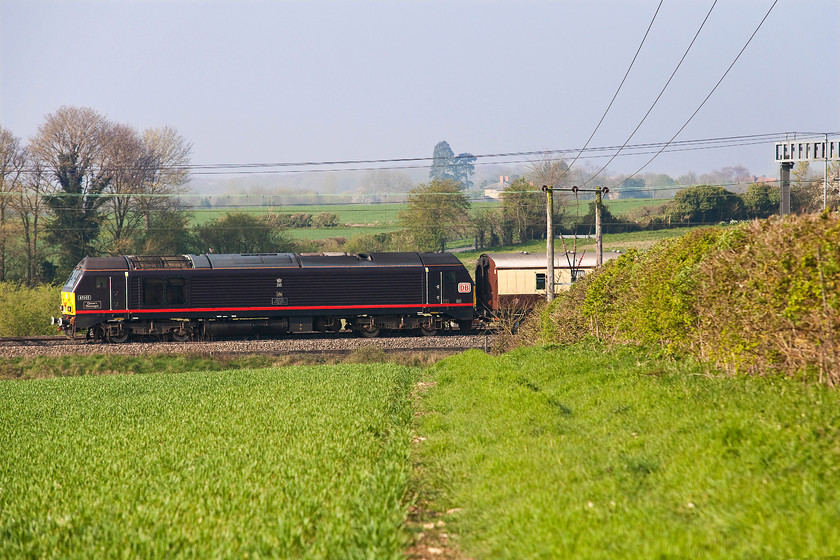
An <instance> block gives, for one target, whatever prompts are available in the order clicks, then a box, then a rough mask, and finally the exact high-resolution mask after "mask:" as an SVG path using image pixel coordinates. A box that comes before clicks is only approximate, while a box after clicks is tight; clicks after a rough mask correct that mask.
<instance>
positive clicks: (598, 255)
mask: <svg viewBox="0 0 840 560" xmlns="http://www.w3.org/2000/svg"><path fill="white" fill-rule="evenodd" d="M604 190H606V189H595V266H601V265H603V264H604V238H603V236H602V235H601V191H604Z"/></svg>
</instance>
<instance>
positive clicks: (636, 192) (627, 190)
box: [618, 177, 652, 198]
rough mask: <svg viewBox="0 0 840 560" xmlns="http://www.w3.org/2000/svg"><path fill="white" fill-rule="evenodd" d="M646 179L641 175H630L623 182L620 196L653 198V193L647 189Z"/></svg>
mask: <svg viewBox="0 0 840 560" xmlns="http://www.w3.org/2000/svg"><path fill="white" fill-rule="evenodd" d="M646 186H647V185H646V184H645V180H644V179H643V178H641V177H628V178H627V179H624V181H622V182H621V187H620V188H621V190H620V191H619V193H618V195H619V197H620V198H651V196H652V193H651V192H650V191H649V190H646V189H645V187H646Z"/></svg>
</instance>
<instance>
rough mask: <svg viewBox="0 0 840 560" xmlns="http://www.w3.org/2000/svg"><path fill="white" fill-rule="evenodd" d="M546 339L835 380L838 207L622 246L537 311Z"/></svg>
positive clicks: (839, 322) (839, 359) (839, 377)
mask: <svg viewBox="0 0 840 560" xmlns="http://www.w3.org/2000/svg"><path fill="white" fill-rule="evenodd" d="M542 322H543V324H545V323H546V322H548V323H550V324H551V328H550V329H547V330H546V329H544V332H545V336H546V337H547V338H549V339H550V340H553V341H557V342H573V341H577V340H580V339H581V338H584V337H586V336H591V335H594V336H596V337H597V338H599V339H602V340H606V341H608V342H615V343H628V342H630V343H638V344H644V345H649V346H658V347H660V348H661V349H662V350H663V351H664V352H666V353H670V354H677V353H690V354H693V355H695V356H697V357H699V358H701V359H704V360H708V361H711V362H713V363H715V364H716V365H718V366H721V367H723V368H725V369H727V370H729V371H731V372H745V373H751V374H766V373H784V374H788V375H794V374H804V375H807V376H809V377H810V376H815V377H816V378H817V379H818V380H819V381H821V382H824V383H828V384H830V385H835V384H840V340H838V339H837V335H836V333H837V331H838V327H840V215H838V214H836V213H835V214H822V215H807V216H793V217H787V218H785V219H778V218H771V219H769V220H762V221H754V222H751V223H747V224H742V225H740V226H738V227H732V228H706V229H701V230H696V231H694V232H691V233H689V234H687V235H685V236H683V237H681V238H678V239H674V240H666V241H663V242H661V243H659V244H657V245H656V246H655V247H654V248H653V249H651V250H650V251H648V252H646V253H638V252H635V251H631V252H628V253H627V254H625V255H623V256H621V257H620V258H619V259H616V260H615V261H612V262H610V263H608V264H607V265H606V266H604V267H603V269H602V270H600V271H599V272H598V273H596V274H592V275H589V276H587V277H586V278H585V279H584V280H582V281H581V282H578V283H576V284H575V285H574V286H573V287H572V289H571V290H570V291H569V292H567V293H565V294H563V295H561V296H560V297H558V298H557V299H556V300H555V302H554V303H553V305H552V306H551V307H550V308H549V309H547V310H546V311H545V312H544V316H543V318H542Z"/></svg>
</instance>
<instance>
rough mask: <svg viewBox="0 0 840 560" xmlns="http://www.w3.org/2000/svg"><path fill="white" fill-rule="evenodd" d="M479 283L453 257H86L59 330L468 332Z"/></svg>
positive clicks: (66, 294) (93, 334)
mask: <svg viewBox="0 0 840 560" xmlns="http://www.w3.org/2000/svg"><path fill="white" fill-rule="evenodd" d="M474 306H475V300H474V286H473V283H472V280H471V278H470V275H469V273H468V272H467V270H466V269H465V268H464V266H463V264H461V262H460V261H459V260H458V259H457V258H456V257H454V256H453V255H451V254H447V253H370V254H353V255H348V254H345V253H341V254H317V255H307V254H298V253H268V254H266V253H260V254H213V253H209V254H201V255H192V254H190V255H174V256H119V257H87V258H85V259H83V260H82V261H81V262H80V263H79V265H78V266H77V267H76V268H75V270H74V271H73V273H72V274H71V276H70V278H69V279H68V280H67V283H66V284H65V285H64V287H63V288H62V292H61V316H60V317H57V318H53V323H54V324H57V325H58V327H59V329H60V330H62V331H63V332H65V333H66V334H68V335H70V336H75V334H76V333H77V332H86V333H87V336H88V337H89V338H95V339H100V340H105V341H110V342H124V341H126V340H128V339H129V338H130V337H131V336H133V335H158V336H166V337H169V338H172V339H174V340H178V341H183V340H188V339H190V338H192V337H196V336H201V337H212V336H237V335H239V336H251V335H282V334H285V333H298V332H337V331H339V330H341V329H352V330H353V331H355V332H356V333H358V334H359V335H361V336H364V337H373V336H377V335H378V334H379V333H380V332H381V331H383V330H393V331H408V330H419V331H421V332H422V333H423V334H435V333H436V332H437V331H440V330H448V329H453V328H455V327H456V326H457V327H458V328H459V329H461V330H469V329H471V327H472V322H473V319H474Z"/></svg>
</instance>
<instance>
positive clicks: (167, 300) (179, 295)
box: [143, 278, 187, 307]
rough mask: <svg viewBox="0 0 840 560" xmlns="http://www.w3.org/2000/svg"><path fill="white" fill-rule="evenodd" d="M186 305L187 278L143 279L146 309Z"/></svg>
mask: <svg viewBox="0 0 840 560" xmlns="http://www.w3.org/2000/svg"><path fill="white" fill-rule="evenodd" d="M186 304H187V279H186V278H144V279H143V305H144V306H145V307H163V306H173V305H186Z"/></svg>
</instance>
